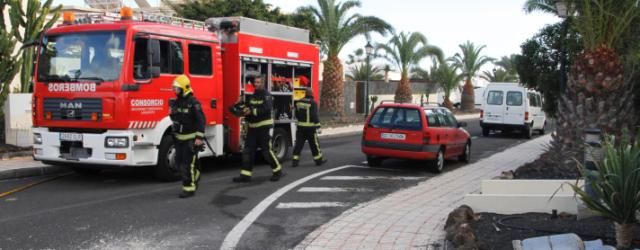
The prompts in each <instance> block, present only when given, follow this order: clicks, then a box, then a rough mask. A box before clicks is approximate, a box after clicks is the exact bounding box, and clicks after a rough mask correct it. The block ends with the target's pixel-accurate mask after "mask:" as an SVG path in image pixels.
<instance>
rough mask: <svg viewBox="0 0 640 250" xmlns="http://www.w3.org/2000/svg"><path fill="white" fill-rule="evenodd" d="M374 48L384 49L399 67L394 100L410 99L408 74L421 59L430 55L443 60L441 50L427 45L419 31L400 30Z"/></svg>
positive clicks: (405, 100)
mask: <svg viewBox="0 0 640 250" xmlns="http://www.w3.org/2000/svg"><path fill="white" fill-rule="evenodd" d="M376 50H382V51H384V52H385V53H386V56H387V57H386V58H387V60H388V61H389V62H390V63H393V64H395V65H396V66H397V67H398V69H400V83H399V84H398V88H397V89H396V95H395V98H394V99H395V101H396V102H411V101H412V96H411V85H410V83H409V76H410V75H411V71H412V70H414V69H415V68H417V66H418V64H419V63H420V61H421V60H422V59H424V58H426V57H430V56H431V57H435V58H436V59H438V60H439V61H443V59H442V58H443V56H442V50H441V49H440V48H438V47H436V46H432V45H429V43H427V38H426V37H425V36H424V35H423V34H422V33H420V32H413V33H411V32H409V33H404V32H401V33H400V34H399V35H395V36H393V37H392V38H391V40H389V42H388V43H387V44H378V45H377V49H376Z"/></svg>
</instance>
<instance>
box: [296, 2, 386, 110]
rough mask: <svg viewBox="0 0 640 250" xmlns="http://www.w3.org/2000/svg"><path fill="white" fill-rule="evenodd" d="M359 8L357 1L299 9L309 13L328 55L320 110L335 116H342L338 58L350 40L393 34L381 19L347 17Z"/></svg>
mask: <svg viewBox="0 0 640 250" xmlns="http://www.w3.org/2000/svg"><path fill="white" fill-rule="evenodd" d="M356 7H360V1H357V0H347V1H344V2H336V1H335V0H318V6H317V7H316V6H307V7H302V8H300V9H299V11H310V12H312V13H313V15H314V16H315V18H316V21H317V24H316V25H315V26H314V27H313V28H312V30H313V32H315V33H316V34H318V36H319V38H320V44H321V47H322V51H324V52H326V53H327V60H325V61H324V72H323V73H322V79H323V83H322V84H323V86H322V92H321V99H322V101H321V102H320V108H321V109H322V110H324V111H329V112H332V113H334V114H337V115H338V116H340V117H342V116H343V115H344V89H343V86H344V82H343V79H342V78H343V68H342V63H341V62H340V59H339V58H338V54H340V51H341V50H342V48H343V47H344V46H345V45H346V44H347V43H348V42H349V41H351V39H353V38H354V37H356V36H358V35H365V36H368V32H376V33H379V34H381V35H385V34H386V33H387V32H389V31H393V28H392V27H391V25H389V24H388V23H387V22H385V21H383V20H382V19H380V18H377V17H373V16H362V15H359V14H349V10H351V9H353V8H356Z"/></svg>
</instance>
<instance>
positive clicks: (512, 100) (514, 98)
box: [507, 91, 522, 106]
mask: <svg viewBox="0 0 640 250" xmlns="http://www.w3.org/2000/svg"><path fill="white" fill-rule="evenodd" d="M507 105H508V106H522V92H520V91H508V92H507Z"/></svg>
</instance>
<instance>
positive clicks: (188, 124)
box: [170, 75, 205, 198]
mask: <svg viewBox="0 0 640 250" xmlns="http://www.w3.org/2000/svg"><path fill="white" fill-rule="evenodd" d="M173 90H174V91H175V93H176V96H177V99H176V101H175V102H172V103H171V114H170V117H171V121H172V122H173V124H172V130H173V135H174V142H175V161H174V162H175V164H176V165H177V168H178V169H180V172H181V174H182V193H180V196H179V197H180V198H188V197H191V196H193V195H195V193H196V189H197V185H198V180H200V169H199V166H198V165H197V162H196V160H197V154H198V151H199V150H198V149H199V148H201V147H202V146H203V139H204V127H205V117H204V114H203V112H202V106H201V105H200V102H198V100H196V98H194V97H193V89H191V83H190V81H189V78H188V77H187V76H185V75H180V76H178V77H176V79H175V80H174V81H173Z"/></svg>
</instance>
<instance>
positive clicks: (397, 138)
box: [380, 133, 406, 140]
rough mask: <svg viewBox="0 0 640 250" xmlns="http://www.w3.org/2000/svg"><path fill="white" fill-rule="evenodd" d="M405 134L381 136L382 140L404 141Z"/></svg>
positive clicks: (385, 134)
mask: <svg viewBox="0 0 640 250" xmlns="http://www.w3.org/2000/svg"><path fill="white" fill-rule="evenodd" d="M405 137H406V136H405V134H396V133H382V134H380V138H382V139H392V140H404V139H405Z"/></svg>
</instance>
